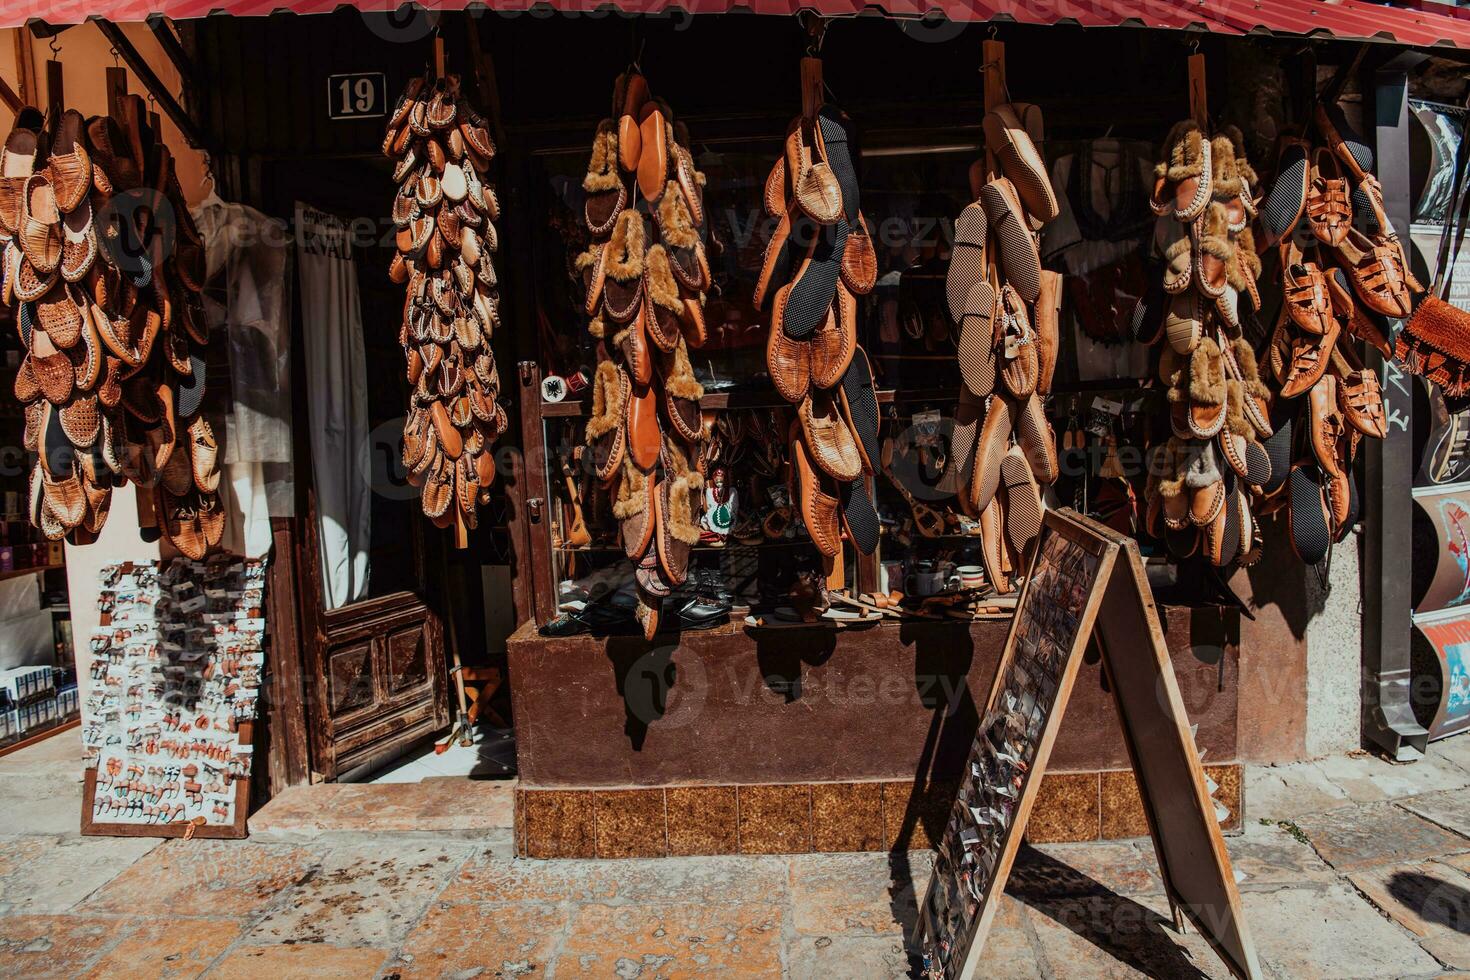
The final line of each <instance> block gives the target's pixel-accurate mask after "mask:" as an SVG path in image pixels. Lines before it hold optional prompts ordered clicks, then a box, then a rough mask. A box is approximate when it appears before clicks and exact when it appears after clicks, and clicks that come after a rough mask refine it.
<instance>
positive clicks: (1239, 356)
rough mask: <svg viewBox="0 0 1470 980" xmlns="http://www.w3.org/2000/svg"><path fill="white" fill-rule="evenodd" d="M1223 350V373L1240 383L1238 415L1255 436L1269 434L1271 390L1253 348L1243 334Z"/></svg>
mask: <svg viewBox="0 0 1470 980" xmlns="http://www.w3.org/2000/svg"><path fill="white" fill-rule="evenodd" d="M1224 354H1225V374H1226V376H1227V377H1229V378H1230V379H1231V380H1233V381H1235V382H1238V383H1239V386H1240V387H1239V394H1240V412H1241V415H1242V416H1243V418H1244V419H1245V421H1246V422H1247V423H1248V424H1249V425H1250V427H1251V428H1252V430H1253V431H1254V434H1255V435H1256V436H1258V437H1260V438H1262V439H1266V438H1269V437H1270V435H1271V432H1272V428H1271V401H1270V399H1271V392H1270V390H1269V389H1268V388H1267V387H1266V386H1265V384H1264V383H1262V381H1261V373H1260V368H1259V365H1258V364H1257V361H1256V352H1255V349H1254V348H1252V347H1251V345H1250V342H1249V341H1247V340H1246V339H1245V338H1244V337H1237V338H1236V339H1235V340H1233V341H1231V342H1230V343H1228V344H1227V345H1225V347H1224ZM1241 434H1242V435H1246V434H1247V433H1244V432H1242V433H1241Z"/></svg>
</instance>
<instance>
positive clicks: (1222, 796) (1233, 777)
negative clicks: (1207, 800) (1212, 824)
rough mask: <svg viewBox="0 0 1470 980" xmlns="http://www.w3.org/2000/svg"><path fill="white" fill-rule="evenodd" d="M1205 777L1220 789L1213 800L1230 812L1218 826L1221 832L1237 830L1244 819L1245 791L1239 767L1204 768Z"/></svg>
mask: <svg viewBox="0 0 1470 980" xmlns="http://www.w3.org/2000/svg"><path fill="white" fill-rule="evenodd" d="M1205 775H1206V776H1209V777H1210V778H1211V779H1213V780H1214V781H1215V782H1216V783H1218V784H1219V786H1220V788H1219V790H1217V791H1216V793H1215V799H1216V800H1217V801H1218V802H1220V803H1223V804H1224V805H1225V808H1226V809H1228V810H1229V811H1230V817H1229V819H1227V820H1226V821H1225V822H1224V823H1222V824H1220V829H1221V830H1226V831H1233V830H1239V829H1240V828H1241V826H1242V823H1243V821H1244V817H1245V796H1244V794H1245V789H1244V780H1242V779H1241V767H1240V766H1238V765H1230V766H1205Z"/></svg>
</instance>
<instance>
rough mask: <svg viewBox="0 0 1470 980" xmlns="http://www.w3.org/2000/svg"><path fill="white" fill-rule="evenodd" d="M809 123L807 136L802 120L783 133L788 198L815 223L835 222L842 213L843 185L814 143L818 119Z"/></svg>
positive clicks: (815, 141)
mask: <svg viewBox="0 0 1470 980" xmlns="http://www.w3.org/2000/svg"><path fill="white" fill-rule="evenodd" d="M812 125H813V130H812V133H811V138H810V139H809V138H808V136H807V132H806V129H807V126H806V124H805V123H803V124H801V125H798V126H797V127H796V128H795V129H793V130H792V131H791V132H790V134H788V135H787V137H786V173H787V174H788V175H789V177H790V178H791V192H792V198H791V199H792V200H793V201H795V202H796V205H797V207H799V208H801V210H802V213H804V214H805V215H806V216H807V217H809V218H811V219H812V220H813V221H815V222H816V223H817V224H819V225H831V224H836V222H837V219H838V218H840V217H842V216H843V206H842V204H843V202H842V186H841V184H839V183H838V181H837V175H836V174H835V173H834V172H833V170H832V166H831V164H830V163H829V162H828V161H827V160H826V159H825V158H823V157H822V156H821V150H820V144H819V143H817V139H818V137H817V127H818V126H820V122H819V121H818V122H816V123H813V124H812ZM839 128H840V127H839ZM814 144H816V145H814Z"/></svg>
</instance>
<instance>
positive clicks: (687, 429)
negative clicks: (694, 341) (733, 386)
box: [663, 339, 704, 444]
mask: <svg viewBox="0 0 1470 980" xmlns="http://www.w3.org/2000/svg"><path fill="white" fill-rule="evenodd" d="M664 363H665V365H666V366H665V368H664V371H663V376H664V383H663V393H664V412H665V414H667V415H668V417H669V423H670V424H671V425H672V426H673V429H674V432H675V433H677V434H678V436H679V437H680V438H681V439H683V440H684V441H685V442H688V443H691V444H692V443H695V442H698V441H699V440H700V439H701V438H703V436H704V417H703V415H702V413H701V412H700V408H699V400H700V399H701V398H703V397H704V386H703V385H701V384H700V383H699V381H698V380H696V379H695V377H694V368H693V366H692V365H690V363H689V351H688V349H687V348H686V347H685V346H684V342H683V340H682V339H681V340H680V341H679V343H678V345H677V346H676V347H675V348H674V351H673V353H672V354H669V355H667V356H666V357H665V358H664Z"/></svg>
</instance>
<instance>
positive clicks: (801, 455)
mask: <svg viewBox="0 0 1470 980" xmlns="http://www.w3.org/2000/svg"><path fill="white" fill-rule="evenodd" d="M802 431H803V430H802V427H801V426H798V425H797V424H796V423H794V422H793V423H792V426H791V439H790V443H791V462H792V464H793V469H794V471H795V476H796V487H797V500H798V502H799V507H800V511H801V519H802V522H803V523H804V524H806V531H807V534H808V535H810V537H811V539H812V544H814V545H816V548H817V551H819V552H821V553H822V554H823V555H826V556H827V557H828V558H832V557H835V556H836V555H837V553H838V552H839V551H841V550H842V531H841V528H840V526H839V522H838V515H837V509H838V507H839V501H838V500H837V498H836V497H834V496H833V495H832V494H830V493H828V492H827V491H826V489H825V488H824V487H823V484H822V480H821V477H820V475H819V473H818V471H817V469H816V467H815V466H814V465H813V462H812V456H811V450H810V447H808V445H807V443H806V440H805V437H804V436H803V435H802Z"/></svg>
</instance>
